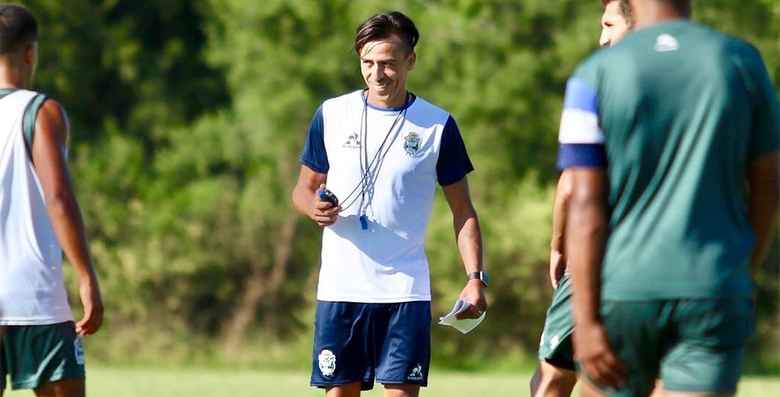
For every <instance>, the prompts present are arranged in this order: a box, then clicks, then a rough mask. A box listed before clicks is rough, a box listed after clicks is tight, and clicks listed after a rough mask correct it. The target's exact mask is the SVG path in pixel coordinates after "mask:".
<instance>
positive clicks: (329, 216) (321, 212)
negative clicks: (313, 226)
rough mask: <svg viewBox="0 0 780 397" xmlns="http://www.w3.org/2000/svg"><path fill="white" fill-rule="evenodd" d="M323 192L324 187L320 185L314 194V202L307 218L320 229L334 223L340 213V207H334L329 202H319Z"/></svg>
mask: <svg viewBox="0 0 780 397" xmlns="http://www.w3.org/2000/svg"><path fill="white" fill-rule="evenodd" d="M323 190H325V185H320V187H319V189H317V191H316V192H315V193H314V201H313V202H312V205H311V210H310V211H309V218H311V219H312V220H313V221H314V222H316V223H317V224H318V225H320V226H321V227H325V226H330V225H332V224H334V223H336V220H337V219H338V217H339V212H340V211H341V207H337V206H334V205H333V203H331V202H329V201H323V200H320V192H322V191H323Z"/></svg>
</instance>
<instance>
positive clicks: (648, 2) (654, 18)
mask: <svg viewBox="0 0 780 397" xmlns="http://www.w3.org/2000/svg"><path fill="white" fill-rule="evenodd" d="M631 6H632V7H633V12H634V28H635V29H636V30H639V29H642V28H646V27H650V26H653V25H656V24H659V23H662V22H669V21H676V20H681V19H688V17H689V15H688V13H687V11H681V10H678V9H677V8H676V7H674V6H673V5H672V4H671V3H670V2H668V1H663V0H634V1H632V2H631Z"/></svg>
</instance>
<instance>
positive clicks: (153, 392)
mask: <svg viewBox="0 0 780 397" xmlns="http://www.w3.org/2000/svg"><path fill="white" fill-rule="evenodd" d="M87 377H88V379H87V388H88V390H87V394H88V395H89V396H91V397H104V396H105V397H147V396H149V397H151V396H154V397H168V396H170V397H178V396H200V397H223V396H230V397H244V396H246V397H250V396H251V397H257V396H262V397H276V396H279V397H314V396H322V395H323V393H322V392H321V391H319V390H317V389H313V388H310V387H309V386H308V380H309V378H308V374H306V373H302V372H261V371H250V370H235V371H231V370H226V369H215V370H208V369H194V368H193V369H170V368H166V369H151V368H92V369H89V371H88V373H87ZM529 377H530V374H529V373H526V372H523V373H518V374H511V373H500V374H482V373H479V374H472V373H452V372H435V371H434V372H433V374H432V375H431V376H430V378H429V382H430V385H429V387H428V388H427V389H425V390H424V391H423V393H421V395H422V396H431V397H445V396H446V397H482V396H491V397H504V396H505V397H510V396H511V397H518V396H525V395H528V391H527V390H528V389H527V387H528V386H527V385H528V379H529ZM25 395H26V396H31V395H32V393H31V392H29V391H16V392H11V393H7V394H6V396H9V397H20V396H25ZM364 395H366V396H371V397H377V396H381V395H382V391H381V386H377V387H375V388H374V390H373V391H371V392H369V393H365V394H364ZM738 396H741V397H763V396H780V378H746V379H744V380H743V382H742V383H741V385H740V390H739V393H738Z"/></svg>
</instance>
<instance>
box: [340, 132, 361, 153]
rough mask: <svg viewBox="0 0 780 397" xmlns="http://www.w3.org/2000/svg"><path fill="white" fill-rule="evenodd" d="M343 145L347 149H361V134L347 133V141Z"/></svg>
mask: <svg viewBox="0 0 780 397" xmlns="http://www.w3.org/2000/svg"><path fill="white" fill-rule="evenodd" d="M342 147H344V148H346V149H360V136H359V135H358V133H357V132H353V133H351V134H349V135H347V141H346V142H344V144H343V145H342Z"/></svg>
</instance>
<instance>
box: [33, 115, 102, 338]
mask: <svg viewBox="0 0 780 397" xmlns="http://www.w3.org/2000/svg"><path fill="white" fill-rule="evenodd" d="M69 128H70V126H69V123H68V118H67V115H66V114H65V112H64V111H63V110H62V108H61V107H60V105H59V104H58V103H57V102H55V101H53V100H47V101H45V102H44V104H43V106H42V107H41V110H40V112H39V113H38V117H37V119H36V124H35V138H34V140H33V145H32V146H33V147H32V158H33V164H34V165H35V171H36V174H37V175H38V179H39V180H40V181H41V186H42V188H43V193H44V198H45V200H46V206H47V209H48V213H49V218H50V219H51V222H52V227H53V228H54V232H55V234H56V235H57V239H58V241H59V242H60V245H61V246H62V249H63V251H64V252H65V255H66V256H67V258H68V261H70V263H71V264H72V265H73V267H74V268H75V270H76V274H77V275H78V278H79V292H80V296H81V301H82V304H83V305H84V318H83V319H82V320H81V321H79V322H78V323H77V324H76V330H77V332H78V333H79V334H81V335H89V334H92V333H94V332H95V331H97V330H98V328H100V324H101V323H102V319H103V302H102V298H101V295H100V287H99V285H98V280H97V275H96V274H95V269H94V266H93V264H92V258H91V257H90V254H89V249H88V248H87V239H86V236H85V233H84V222H83V220H82V218H81V210H80V208H79V204H78V202H77V201H76V196H75V194H74V192H73V186H72V183H71V179H70V173H69V171H68V164H67V161H66V147H67V141H68V133H69Z"/></svg>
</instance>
